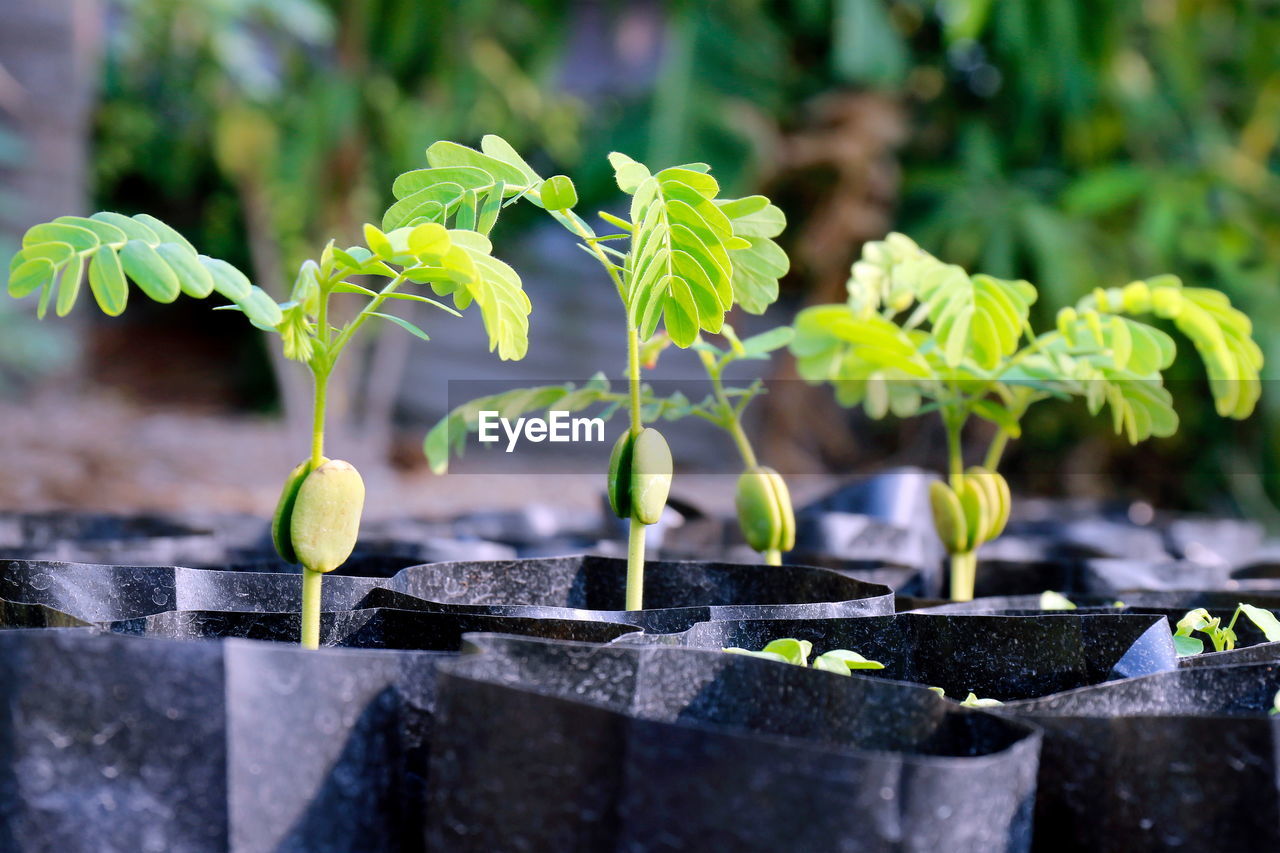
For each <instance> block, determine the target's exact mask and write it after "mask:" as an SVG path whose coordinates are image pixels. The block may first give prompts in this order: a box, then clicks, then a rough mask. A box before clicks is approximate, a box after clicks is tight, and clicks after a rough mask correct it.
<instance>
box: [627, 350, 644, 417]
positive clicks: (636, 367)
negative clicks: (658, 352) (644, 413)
mask: <svg viewBox="0 0 1280 853" xmlns="http://www.w3.org/2000/svg"><path fill="white" fill-rule="evenodd" d="M627 388H628V390H629V391H630V393H631V434H632V435H639V434H640V431H641V430H642V429H644V424H643V423H642V422H641V420H640V332H639V330H637V329H636V327H635V326H628V327H627Z"/></svg>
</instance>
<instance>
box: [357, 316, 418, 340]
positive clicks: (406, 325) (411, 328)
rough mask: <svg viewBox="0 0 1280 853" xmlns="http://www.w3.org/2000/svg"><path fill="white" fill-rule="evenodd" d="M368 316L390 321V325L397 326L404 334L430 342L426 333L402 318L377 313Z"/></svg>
mask: <svg viewBox="0 0 1280 853" xmlns="http://www.w3.org/2000/svg"><path fill="white" fill-rule="evenodd" d="M369 316H370V317H381V318H382V319H383V320H390V321H391V322H392V323H395V324H396V325H397V326H399V327H400V328H402V329H404V330H405V331H406V332H408V333H409V334H411V335H413V336H414V337H415V338H421V339H422V340H424V341H429V340H431V338H429V337H428V336H427V333H426V332H424V331H422V329H419V328H418V327H417V326H415V325H414V324H413V323H410V322H409V321H408V320H406V319H404V318H403V317H397V316H396V315H394V314H382V313H380V312H378V311H370V312H369Z"/></svg>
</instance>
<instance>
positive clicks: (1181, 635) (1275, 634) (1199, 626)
mask: <svg viewBox="0 0 1280 853" xmlns="http://www.w3.org/2000/svg"><path fill="white" fill-rule="evenodd" d="M1242 613H1243V614H1244V615H1245V617H1246V618H1247V619H1248V620H1249V621H1250V622H1252V623H1253V624H1254V627H1256V628H1257V629H1258V630H1259V631H1261V632H1262V635H1263V636H1264V637H1266V638H1267V642H1269V643H1280V619H1277V618H1276V615H1275V614H1274V613H1272V612H1271V611H1270V610H1264V609H1262V608H1261V607H1254V606H1253V605H1252V604H1241V605H1239V606H1237V607H1236V612H1235V613H1233V614H1231V621H1230V622H1228V623H1227V626H1226V627H1225V628H1224V627H1222V618H1221V617H1218V616H1210V615H1209V611H1208V610H1205V609H1204V608H1203V607H1198V608H1196V609H1195V610H1191V611H1188V612H1187V615H1185V616H1183V617H1182V618H1181V619H1179V620H1178V624H1177V627H1176V630H1175V631H1174V632H1173V645H1174V648H1176V649H1177V651H1178V656H1179V657H1189V656H1191V655H1198V654H1200V653H1201V652H1203V651H1204V640H1201V639H1200V638H1198V637H1193V636H1191V635H1192V634H1194V633H1196V632H1197V631H1198V632H1199V633H1201V634H1204V635H1205V636H1206V637H1208V638H1209V642H1211V643H1213V650H1214V651H1215V652H1226V651H1231V650H1232V649H1234V648H1235V647H1236V640H1238V639H1239V638H1238V637H1237V636H1236V632H1235V627H1236V620H1237V619H1239V618H1240V614H1242Z"/></svg>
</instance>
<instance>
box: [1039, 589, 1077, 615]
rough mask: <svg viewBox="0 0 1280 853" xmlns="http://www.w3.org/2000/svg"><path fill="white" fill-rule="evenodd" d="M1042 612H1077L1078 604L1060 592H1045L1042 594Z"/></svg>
mask: <svg viewBox="0 0 1280 853" xmlns="http://www.w3.org/2000/svg"><path fill="white" fill-rule="evenodd" d="M1040 609H1041V610H1075V609H1076V604H1075V602H1074V601H1072V600H1071V599H1069V598H1067V597H1066V596H1065V595H1063V594H1062V593H1060V592H1054V591H1053V590H1049V589H1047V590H1045V591H1044V592H1042V593H1040Z"/></svg>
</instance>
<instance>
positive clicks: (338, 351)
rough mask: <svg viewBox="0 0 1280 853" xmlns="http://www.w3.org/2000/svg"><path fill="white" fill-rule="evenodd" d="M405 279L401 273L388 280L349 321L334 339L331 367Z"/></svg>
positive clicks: (330, 354) (330, 358)
mask: <svg viewBox="0 0 1280 853" xmlns="http://www.w3.org/2000/svg"><path fill="white" fill-rule="evenodd" d="M405 281H406V279H405V276H404V273H400V274H399V275H397V276H396V277H395V278H393V279H391V280H390V281H389V282H387V284H386V286H385V287H383V288H382V290H380V291H378V295H377V296H375V297H374V298H373V299H371V300H370V301H369V304H368V305H366V306H365V307H364V308H362V309H361V310H360V313H359V314H357V315H356V316H355V319H354V320H352V321H351V322H350V323H348V324H347V325H346V327H345V328H343V330H342V331H341V332H339V333H338V337H337V338H335V339H334V341H333V346H332V347H331V348H330V349H329V366H330V367H331V368H332V367H333V364H334V362H336V361H337V360H338V356H340V355H342V350H343V349H344V348H345V347H346V345H347V344H348V343H350V342H351V338H352V337H354V336H355V333H356V332H358V331H360V327H361V326H363V325H364V324H365V322H366V321H367V320H368V319H369V317H371V316H372V315H373V312H374V311H377V310H378V308H379V307H381V305H382V303H383V302H386V301H387V298H388V297H389V296H390V295H391V294H393V293H395V292H396V290H398V289H399V287H400V285H402V284H404V283H405ZM323 304H324V303H323V302H322V303H321V305H322V306H323Z"/></svg>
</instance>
